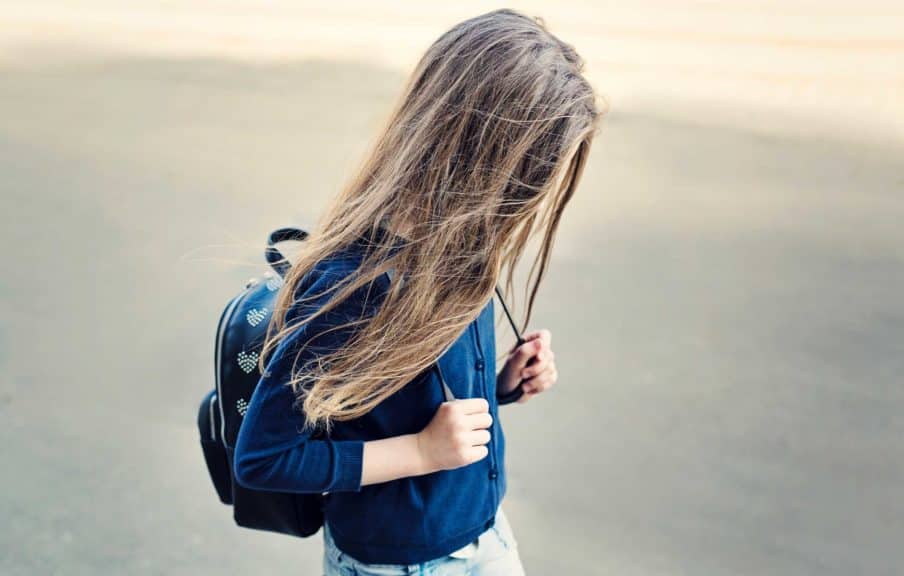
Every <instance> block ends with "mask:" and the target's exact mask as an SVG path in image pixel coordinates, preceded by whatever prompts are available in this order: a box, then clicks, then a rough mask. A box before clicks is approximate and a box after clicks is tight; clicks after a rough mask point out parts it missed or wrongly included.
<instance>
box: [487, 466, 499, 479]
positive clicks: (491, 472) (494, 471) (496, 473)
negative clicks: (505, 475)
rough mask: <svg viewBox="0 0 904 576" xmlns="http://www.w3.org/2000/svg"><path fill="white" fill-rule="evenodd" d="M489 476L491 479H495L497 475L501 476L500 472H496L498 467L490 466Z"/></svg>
mask: <svg viewBox="0 0 904 576" xmlns="http://www.w3.org/2000/svg"><path fill="white" fill-rule="evenodd" d="M489 476H490V480H495V479H496V477H497V476H499V473H498V472H496V469H495V468H490V474H489Z"/></svg>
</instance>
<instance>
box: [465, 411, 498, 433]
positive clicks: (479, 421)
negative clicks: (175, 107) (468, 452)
mask: <svg viewBox="0 0 904 576" xmlns="http://www.w3.org/2000/svg"><path fill="white" fill-rule="evenodd" d="M492 425H493V417H492V416H491V415H490V413H489V412H481V413H479V414H471V415H469V416H468V427H470V428H471V430H479V429H481V428H489V427H490V426H492Z"/></svg>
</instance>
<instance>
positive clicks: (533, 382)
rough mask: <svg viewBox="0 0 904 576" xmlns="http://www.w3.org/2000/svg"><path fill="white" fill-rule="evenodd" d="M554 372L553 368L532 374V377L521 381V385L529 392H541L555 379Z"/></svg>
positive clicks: (553, 382)
mask: <svg viewBox="0 0 904 576" xmlns="http://www.w3.org/2000/svg"><path fill="white" fill-rule="evenodd" d="M556 376H557V374H556V372H555V369H551V370H548V371H546V372H544V373H542V374H539V375H537V376H534V377H533V378H531V379H529V380H527V381H525V382H523V383H522V384H521V385H522V386H524V391H525V392H531V393H533V394H536V393H537V392H543V391H544V390H546V389H548V388H550V387H551V386H552V385H553V384H555V381H556Z"/></svg>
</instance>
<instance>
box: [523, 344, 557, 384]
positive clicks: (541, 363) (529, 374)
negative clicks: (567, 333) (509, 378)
mask: <svg viewBox="0 0 904 576" xmlns="http://www.w3.org/2000/svg"><path fill="white" fill-rule="evenodd" d="M537 357H538V358H539V360H538V361H537V362H534V363H533V364H530V365H528V366H525V367H524V368H522V369H521V372H520V375H521V379H522V380H527V379H528V378H533V377H534V376H536V375H537V374H541V373H543V372H546V371H547V370H549V369H550V367H551V366H552V361H553V358H552V351H551V350H550V351H549V352H548V353H546V354H544V353H542V352H541V353H540V354H539V355H538V356H537Z"/></svg>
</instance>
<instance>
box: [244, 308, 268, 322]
mask: <svg viewBox="0 0 904 576" xmlns="http://www.w3.org/2000/svg"><path fill="white" fill-rule="evenodd" d="M267 312H269V310H267V309H266V308H260V309H258V308H252V309H251V310H248V313H247V314H245V320H247V321H248V324H251V326H257V325H258V324H260V323H261V322H262V321H263V320H264V318H266V317H267Z"/></svg>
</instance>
